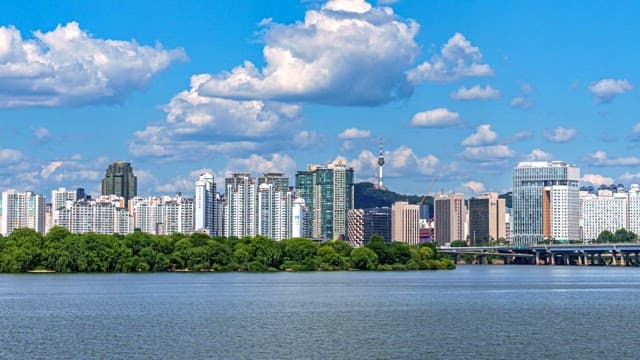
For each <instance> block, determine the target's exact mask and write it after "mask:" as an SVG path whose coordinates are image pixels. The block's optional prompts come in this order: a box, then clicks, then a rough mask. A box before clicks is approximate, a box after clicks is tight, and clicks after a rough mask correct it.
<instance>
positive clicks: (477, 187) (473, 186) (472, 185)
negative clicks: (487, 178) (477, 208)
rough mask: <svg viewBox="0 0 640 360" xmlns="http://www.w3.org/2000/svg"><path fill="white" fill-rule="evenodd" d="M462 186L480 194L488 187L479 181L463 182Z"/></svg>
mask: <svg viewBox="0 0 640 360" xmlns="http://www.w3.org/2000/svg"><path fill="white" fill-rule="evenodd" d="M462 186H463V187H464V188H466V189H469V190H471V191H472V192H474V193H476V194H480V193H483V192H485V191H486V187H485V186H484V184H483V183H481V182H479V181H468V182H466V183H463V184H462Z"/></svg>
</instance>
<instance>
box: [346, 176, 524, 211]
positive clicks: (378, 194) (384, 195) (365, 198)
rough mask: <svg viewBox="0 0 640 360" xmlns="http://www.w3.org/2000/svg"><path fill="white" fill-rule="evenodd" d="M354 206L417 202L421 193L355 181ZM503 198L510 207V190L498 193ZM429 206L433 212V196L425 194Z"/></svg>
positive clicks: (358, 207) (368, 206)
mask: <svg viewBox="0 0 640 360" xmlns="http://www.w3.org/2000/svg"><path fill="white" fill-rule="evenodd" d="M354 188H355V189H354V193H355V194H354V197H355V208H356V209H368V208H374V207H384V206H386V207H391V204H393V203H394V202H396V201H407V202H409V203H410V204H417V203H419V202H420V199H422V195H407V194H398V193H396V192H393V191H391V190H378V189H376V188H375V187H374V185H373V184H372V183H370V182H361V183H357V184H355V186H354ZM500 198H502V199H505V200H506V201H505V202H506V206H507V207H508V208H511V198H512V194H511V192H508V193H506V194H502V195H500ZM424 203H425V204H427V206H428V207H429V214H433V196H427V198H426V199H425V201H424Z"/></svg>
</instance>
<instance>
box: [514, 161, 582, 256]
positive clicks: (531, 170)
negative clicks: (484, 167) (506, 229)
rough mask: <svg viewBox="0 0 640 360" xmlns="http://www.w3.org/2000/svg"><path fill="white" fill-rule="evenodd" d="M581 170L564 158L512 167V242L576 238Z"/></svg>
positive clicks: (522, 163)
mask: <svg viewBox="0 0 640 360" xmlns="http://www.w3.org/2000/svg"><path fill="white" fill-rule="evenodd" d="M579 181H580V169H579V168H578V167H576V166H575V165H571V164H567V163H565V162H563V161H552V162H521V163H519V164H518V166H517V167H516V168H515V169H514V170H513V213H512V215H513V217H512V229H511V231H512V236H513V243H514V244H515V245H527V244H536V243H539V242H541V241H543V240H545V239H550V240H555V241H569V240H578V239H579V237H580V228H579V217H580V213H579V212H580V210H579V188H578V184H579Z"/></svg>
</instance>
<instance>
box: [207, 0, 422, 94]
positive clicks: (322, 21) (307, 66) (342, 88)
mask: <svg viewBox="0 0 640 360" xmlns="http://www.w3.org/2000/svg"><path fill="white" fill-rule="evenodd" d="M418 29H419V25H418V24H417V23H416V22H414V21H413V20H405V19H402V18H400V17H398V16H396V15H395V14H394V13H393V10H392V9H391V8H388V7H371V5H370V4H368V3H366V2H364V1H360V0H350V1H345V0H342V1H330V2H328V3H327V4H326V5H324V6H323V7H322V8H321V9H315V10H308V11H307V12H306V14H305V18H304V21H300V22H295V23H293V24H289V25H284V24H274V23H269V24H268V25H267V27H266V28H265V29H264V44H265V45H264V48H263V56H264V62H265V66H264V67H263V68H262V69H259V68H258V67H256V65H254V64H253V63H251V62H250V61H245V62H244V63H243V64H242V65H239V66H237V67H235V68H233V69H232V70H231V71H229V72H223V73H220V74H216V75H212V76H210V78H209V79H208V80H207V81H205V82H203V83H202V84H200V86H199V88H198V92H199V93H200V94H202V95H206V96H211V97H224V98H229V99H235V100H253V99H261V100H276V101H285V102H289V101H294V102H311V103H321V104H330V105H378V104H383V103H386V102H389V101H391V100H393V99H396V98H403V97H406V96H408V95H410V94H411V92H412V91H413V86H412V85H411V84H409V83H408V82H407V79H406V76H405V73H406V71H407V69H409V68H410V67H411V66H413V64H414V62H415V59H416V57H417V55H418V53H419V47H418V45H417V44H416V43H415V41H414V37H415V36H416V34H417V32H418Z"/></svg>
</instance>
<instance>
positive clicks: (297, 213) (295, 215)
mask: <svg viewBox="0 0 640 360" xmlns="http://www.w3.org/2000/svg"><path fill="white" fill-rule="evenodd" d="M306 214H307V209H306V206H305V203H304V199H302V198H296V199H295V200H293V206H292V209H291V222H290V223H291V237H292V238H297V237H303V236H305V233H306V231H305V216H306Z"/></svg>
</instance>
